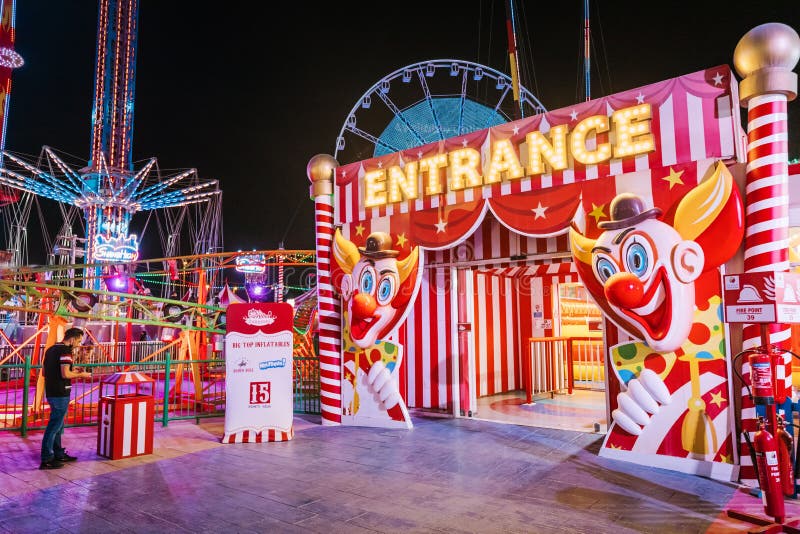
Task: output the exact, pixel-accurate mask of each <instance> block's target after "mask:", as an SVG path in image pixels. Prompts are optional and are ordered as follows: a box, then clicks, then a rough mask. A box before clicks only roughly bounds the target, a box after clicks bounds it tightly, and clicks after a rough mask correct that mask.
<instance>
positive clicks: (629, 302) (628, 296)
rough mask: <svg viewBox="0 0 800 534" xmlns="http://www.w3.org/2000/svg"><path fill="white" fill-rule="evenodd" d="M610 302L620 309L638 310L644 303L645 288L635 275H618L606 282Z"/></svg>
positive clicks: (607, 296)
mask: <svg viewBox="0 0 800 534" xmlns="http://www.w3.org/2000/svg"><path fill="white" fill-rule="evenodd" d="M604 287H605V294H606V298H607V299H608V302H609V303H610V304H612V305H614V306H616V307H618V308H636V307H637V306H639V304H640V303H641V302H642V296H644V286H643V285H642V281H641V280H639V278H637V277H636V275H635V274H633V273H617V274H615V275H612V276H611V278H609V279H608V280H606V283H605V286H604Z"/></svg>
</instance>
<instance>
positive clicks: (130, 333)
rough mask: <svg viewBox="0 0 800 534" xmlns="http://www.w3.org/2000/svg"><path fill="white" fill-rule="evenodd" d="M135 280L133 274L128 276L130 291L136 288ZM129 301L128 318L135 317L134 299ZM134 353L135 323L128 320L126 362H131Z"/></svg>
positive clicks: (126, 325)
mask: <svg viewBox="0 0 800 534" xmlns="http://www.w3.org/2000/svg"><path fill="white" fill-rule="evenodd" d="M133 283H134V280H133V277H132V276H128V293H133V292H134V291H135V288H134V286H133ZM127 301H128V313H127V318H128V319H133V301H132V300H131V299H127ZM132 354H133V323H132V322H130V321H128V322H127V323H126V324H125V363H130V361H131V355H132Z"/></svg>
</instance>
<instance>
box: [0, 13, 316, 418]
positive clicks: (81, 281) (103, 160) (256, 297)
mask: <svg viewBox="0 0 800 534" xmlns="http://www.w3.org/2000/svg"><path fill="white" fill-rule="evenodd" d="M14 8H15V3H14V0H3V2H2V14H1V15H0V18H1V19H2V23H1V26H0V85H1V86H2V87H1V88H0V89H1V90H2V92H1V93H0V95H2V102H0V106H2V107H0V109H1V110H2V112H3V134H4V133H5V112H6V111H7V109H8V102H9V98H8V95H9V93H10V84H11V69H13V68H14V67H18V66H20V65H22V58H21V57H20V56H19V55H18V54H17V53H16V52H14V50H13V45H14V37H15V35H14ZM138 15H139V2H138V0H133V1H127V2H122V1H117V0H101V1H100V2H99V20H98V26H97V27H98V30H97V48H96V65H95V84H94V105H93V109H92V123H91V150H90V154H89V160H88V163H86V164H85V165H84V166H80V165H72V164H71V162H67V161H66V158H65V157H62V156H61V155H59V154H58V153H57V152H56V151H55V150H53V149H52V148H50V147H44V148H43V149H42V153H41V155H40V157H39V159H38V160H37V161H35V162H31V161H26V159H24V158H23V157H21V156H19V155H16V154H14V153H11V152H8V151H5V150H3V151H2V156H3V159H4V162H3V163H4V164H3V165H2V167H1V168H0V192H1V193H2V195H0V196H1V197H2V198H1V199H0V200H2V204H3V205H4V206H5V207H4V208H3V209H2V212H3V219H4V220H3V222H4V223H5V225H4V226H5V231H6V236H5V237H6V250H5V251H4V252H3V254H2V257H0V270H1V275H0V311H1V312H2V313H0V365H3V364H6V365H9V364H10V365H12V366H13V365H14V364H18V366H19V367H18V368H15V369H9V370H6V369H4V376H2V377H0V386H2V387H3V388H4V389H5V395H6V403H5V407H4V410H3V412H4V413H2V414H0V421H2V420H4V421H5V425H3V426H5V427H12V428H14V427H19V426H20V424H21V420H23V421H25V424H23V425H22V426H23V428H24V427H25V425H26V424H27V422H28V419H29V418H30V417H33V421H34V423H33V424H34V425H35V424H37V423H36V421H38V422H39V423H41V421H42V416H43V415H44V413H43V403H42V402H41V400H42V381H41V377H39V384H38V387H37V391H36V396H35V400H34V403H33V405H32V407H33V411H30V410H29V409H28V406H29V403H28V402H27V393H28V392H27V388H26V387H23V384H24V383H25V382H27V381H31V382H32V383H35V382H36V375H37V373H38V367H39V366H40V365H41V357H42V354H43V349H44V348H45V347H46V346H48V345H50V344H52V343H54V342H55V341H56V340H57V339H58V336H59V331H60V330H63V328H65V327H66V326H69V325H73V326H79V327H82V328H84V329H85V331H86V333H87V337H88V340H87V342H86V346H85V347H83V348H84V350H82V351H81V354H80V355H78V361H81V362H82V363H84V364H89V365H95V364H96V365H105V364H110V363H118V364H119V365H118V366H111V367H95V368H93V372H94V373H95V374H103V373H104V372H105V371H110V372H113V371H115V370H120V369H137V367H131V366H133V365H135V364H141V363H142V362H150V363H152V362H159V361H163V360H164V358H165V357H166V358H167V359H169V358H172V357H173V356H172V355H173V354H174V355H175V356H176V357H177V359H179V360H182V362H176V363H177V365H176V366H174V367H173V368H172V372H170V368H169V366H167V367H166V368H165V369H164V371H165V372H164V375H162V383H166V382H168V381H170V380H171V379H174V380H175V382H172V387H171V388H169V389H170V391H169V394H168V395H166V394H165V398H167V400H166V401H165V407H164V414H165V417H166V413H167V411H168V410H170V409H171V408H170V403H171V402H178V401H180V400H181V399H183V400H186V402H188V403H189V404H192V405H193V406H194V407H195V408H196V409H197V410H198V411H203V410H206V411H211V412H214V411H217V412H218V411H219V409H221V406H224V392H217V393H215V394H214V395H212V396H216V397H217V399H216V400H213V399H211V400H209V387H212V386H214V384H215V383H216V382H218V381H219V380H218V379H214V377H213V374H214V373H213V372H212V371H213V369H214V365H213V364H205V363H204V362H208V361H212V360H214V359H215V358H219V357H220V356H221V354H220V351H221V346H222V343H221V336H222V334H224V332H225V307H226V306H227V305H228V304H229V303H231V302H237V301H238V302H242V301H244V300H245V299H244V298H243V297H240V296H238V295H237V294H236V292H235V291H234V290H231V288H230V287H229V286H228V284H227V282H226V281H227V280H230V281H231V283H232V284H233V285H242V286H244V287H245V288H246V289H247V296H248V299H249V300H251V301H263V300H264V299H265V298H266V297H268V296H273V298H277V299H282V298H283V295H284V293H285V292H287V291H288V290H289V289H295V290H297V289H300V288H290V287H289V286H286V285H284V271H285V269H293V268H295V269H301V270H302V269H303V268H308V267H313V265H314V260H315V256H314V253H313V252H312V251H302V250H280V251H253V252H246V253H242V252H236V253H224V252H222V250H223V249H222V220H221V217H222V193H221V190H220V189H219V184H218V182H217V181H216V180H206V181H203V180H200V179H199V177H198V174H197V171H196V170H195V169H189V170H184V171H180V172H176V173H174V174H165V173H162V171H161V170H160V169H159V166H158V163H157V161H156V159H155V158H151V159H149V160H148V161H147V162H146V163H144V165H142V166H141V167H140V168H138V169H136V168H135V163H134V161H133V157H132V154H133V152H132V145H133V123H134V94H135V78H136V55H137V34H138ZM4 137H5V136H3V139H2V141H0V142H4ZM3 148H4V147H3ZM39 199H47V202H55V203H56V205H57V209H55V210H53V211H54V212H58V213H60V214H61V215H62V218H63V220H62V223H61V226H60V228H59V229H58V233H57V234H56V235H55V236H54V237H53V238H52V239H50V236H48V235H45V236H44V237H45V242H46V243H45V244H46V245H47V246H48V247H47V248H48V250H47V256H48V262H47V263H48V265H46V266H30V265H27V258H28V253H27V227H28V219H29V217H30V214H31V211H32V209H31V206H32V205H33V204H34V203H36V202H39ZM142 213H147V214H148V219H147V220H146V221H145V222H144V223H143V224H141V225H140V226H139V227H140V228H148V227H150V228H152V227H157V229H158V231H159V232H160V234H161V235H160V236H159V237H160V243H156V244H153V243H151V244H150V247H149V248H150V249H151V250H153V249H156V248H157V245H158V244H160V249H161V251H162V254H161V256H162V257H160V258H156V259H142V258H140V245H141V243H142V238H143V237H144V235H141V234H140V233H134V232H133V223H134V222H135V221H134V218H135V216H136V215H137V214H142ZM152 219H155V224H153V223H151V220H152ZM75 226H77V227H78V228H77V230H76V228H75ZM155 233H156V232H153V231H152V230H151V231H150V232H149V234H155ZM148 237H152V236H150V235H148ZM151 241H152V239H151ZM234 271H236V272H234ZM228 273H230V274H228ZM242 277H244V279H245V281H244V283H243V284H241V283H239V282H237V281H236V280H237V279H240V278H242ZM275 282H277V283H275ZM270 284H272V286H271V287H270ZM307 289H308V288H306V291H305V292H304V293H303V294H301V295H299V296H297V297H296V298H295V299H294V301H295V306H296V308H295V310H296V321H295V333H296V335H295V345H296V347H295V348H296V352H298V353H300V354H301V355H302V354H305V355H313V352H314V348H313V343H312V341H311V336H312V334H313V329H312V328H311V326H312V325H313V321H314V319H315V310H316V306H315V303H316V296H315V293H314V291H308V290H307ZM189 360H193V363H190V362H189ZM216 361H217V362H219V360H218V359H217V360H216ZM184 368H186V369H188V373H189V374H190V376H191V380H190V381H188V382H191V383H192V384H193V385H194V387H189V388H188V390H187V391H186V392H183V391H182V388H181V385H180V384H181V380H180V376H181V375H182V374H183V369H184ZM23 371H24V372H23ZM87 386H89V389H87V390H86V391H84V393H83V394H82V395H79V396H78V399H77V400H76V403H77V404H81V405H82V410H81V412H80V413H81V414H83V415H80V416H78V415H73V416H72V417H71V420H72V421H73V422H84V423H85V422H88V421H91V420H92V418H94V417H96V403H97V400H98V399H97V395H98V391H99V387H98V384H92V383H89V384H87ZM161 387H164V388H165V389H166V387H165V386H161ZM165 393H166V391H165ZM184 397H186V398H184ZM45 406H46V405H45ZM87 406H88V408H89V409H88V411H86V408H87ZM75 413H78V412H77V410H76V412H75ZM0 424H2V423H0Z"/></svg>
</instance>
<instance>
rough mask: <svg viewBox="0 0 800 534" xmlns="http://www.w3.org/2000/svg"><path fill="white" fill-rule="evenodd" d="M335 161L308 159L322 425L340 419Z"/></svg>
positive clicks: (330, 159)
mask: <svg viewBox="0 0 800 534" xmlns="http://www.w3.org/2000/svg"><path fill="white" fill-rule="evenodd" d="M338 166H339V163H338V162H337V161H336V160H335V159H334V158H333V157H332V156H329V155H326V154H317V155H316V156H314V157H313V158H311V160H309V162H308V166H307V167H306V173H307V174H308V179H309V180H311V197H312V198H313V199H314V223H315V224H314V226H315V231H316V236H317V242H316V249H317V307H318V317H319V382H320V384H319V389H320V408H321V411H322V424H323V425H338V424H341V421H342V368H341V364H342V362H341V339H342V325H341V303H340V302H339V299H338V298H336V297H335V296H334V294H333V285H332V284H331V248H332V247H331V245H332V243H333V176H334V171H335V169H336V167H338Z"/></svg>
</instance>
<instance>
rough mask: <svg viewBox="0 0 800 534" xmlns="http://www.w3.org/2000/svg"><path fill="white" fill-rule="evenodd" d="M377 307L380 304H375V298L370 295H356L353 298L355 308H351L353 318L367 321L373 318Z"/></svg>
mask: <svg viewBox="0 0 800 534" xmlns="http://www.w3.org/2000/svg"><path fill="white" fill-rule="evenodd" d="M377 307H378V303H377V302H375V297H373V296H372V295H370V294H368V293H356V294H355V296H354V297H353V306H352V308H351V310H352V311H353V318H354V319H366V318H368V317H372V314H373V313H375V308H377Z"/></svg>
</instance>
